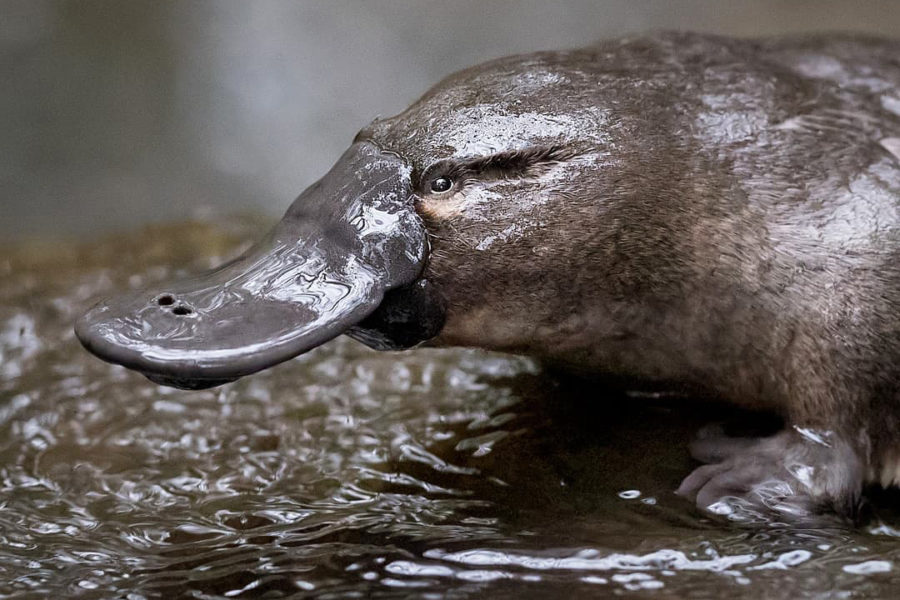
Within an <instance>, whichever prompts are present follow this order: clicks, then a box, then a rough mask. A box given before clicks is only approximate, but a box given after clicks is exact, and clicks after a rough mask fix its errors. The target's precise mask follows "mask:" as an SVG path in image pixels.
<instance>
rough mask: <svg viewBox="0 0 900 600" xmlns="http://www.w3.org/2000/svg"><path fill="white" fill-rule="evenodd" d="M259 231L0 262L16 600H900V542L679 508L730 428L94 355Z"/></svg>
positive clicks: (0, 345)
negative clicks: (679, 491) (86, 333)
mask: <svg viewBox="0 0 900 600" xmlns="http://www.w3.org/2000/svg"><path fill="white" fill-rule="evenodd" d="M263 231H264V228H263V226H262V225H261V224H260V223H259V222H258V221H256V220H254V219H241V220H234V221H229V222H222V223H216V224H209V223H193V224H187V225H177V226H164V227H155V228H152V229H147V230H144V231H141V232H136V233H132V234H128V235H123V236H119V237H110V238H106V239H103V240H100V241H97V242H96V243H90V244H84V243H79V244H75V243H63V242H52V243H51V242H46V243H27V244H24V243H23V244H20V245H18V246H15V247H7V248H5V249H3V250H2V251H0V506H2V510H0V595H3V596H6V597H34V598H39V597H44V596H50V595H53V596H57V597H76V596H77V597H83V598H110V597H116V598H129V599H138V598H152V597H169V598H172V597H194V598H280V597H287V596H292V597H301V598H302V597H315V598H350V597H373V598H475V597H489V598H529V597H536V598H541V597H557V598H578V597H590V598H594V597H604V596H618V595H622V596H625V597H641V598H656V597H659V598H686V597H691V598H721V597H731V598H763V597H765V598H792V599H794V598H857V597H858V598H872V597H886V598H887V597H894V596H895V590H896V589H897V586H898V584H900V572H898V569H897V566H896V564H895V563H897V560H898V558H900V540H898V539H897V535H900V533H898V529H895V528H894V527H895V526H900V518H898V517H897V516H896V514H891V512H890V505H891V502H890V499H888V500H886V501H882V502H881V505H880V506H879V508H878V512H879V514H881V516H880V517H876V518H874V519H873V520H872V521H871V522H870V523H869V524H867V525H865V526H864V527H862V528H859V529H853V528H850V527H847V526H836V527H833V528H828V529H815V530H811V529H798V528H792V527H779V526H769V527H756V528H743V527H739V526H736V525H733V524H729V523H727V522H723V521H714V520H712V519H709V518H706V517H704V516H703V515H701V514H700V513H698V512H697V511H696V510H695V509H694V508H693V507H692V506H691V505H690V503H688V502H686V501H684V500H682V499H680V498H678V497H676V496H675V495H674V494H673V493H672V490H674V489H675V488H676V487H677V485H678V483H679V481H680V480H681V478H682V477H684V476H685V475H686V474H687V473H688V472H690V470H691V468H693V466H694V465H693V463H692V462H691V460H690V458H689V457H688V455H687V451H686V444H687V441H688V440H689V439H690V437H691V436H692V435H693V434H694V433H695V431H696V430H697V429H698V428H699V427H701V426H703V425H704V424H706V423H707V422H709V421H710V420H714V419H717V418H720V417H721V416H722V415H721V413H720V412H719V411H717V410H714V409H712V408H709V407H703V406H702V405H698V404H697V403H693V402H689V401H687V400H684V399H678V398H668V399H667V398H662V399H656V400H646V399H636V398H633V397H630V396H628V395H626V394H624V393H622V392H617V391H613V390H610V389H606V388H605V387H603V386H602V385H600V384H598V383H589V382H579V381H575V380H571V379H565V378H560V377H558V376H553V375H550V374H548V373H545V372H543V371H542V370H541V369H540V368H539V367H538V366H537V365H535V364H534V363H532V362H531V361H529V360H527V359H523V358H517V357H509V356H503V355H496V354H488V353H484V352H477V351H470V350H440V351H439V350H416V351H412V352H405V353H376V352H373V351H370V350H368V349H366V348H364V347H363V346H361V345H359V344H357V343H355V342H353V341H351V340H349V339H345V338H340V339H338V340H336V341H334V342H332V343H329V344H327V345H326V346H324V347H322V348H319V349H317V350H315V351H313V352H311V353H309V354H307V355H305V356H302V357H300V358H298V359H296V360H293V361H291V362H289V363H286V364H284V365H281V366H279V367H276V368H274V369H271V370H269V371H266V372H263V373H261V374H258V375H255V376H252V377H248V378H245V379H243V380H241V381H239V382H237V383H235V384H231V385H228V386H224V387H222V388H218V389H214V390H207V391H202V392H183V391H176V390H172V389H168V388H162V387H158V386H156V385H154V384H152V383H150V382H149V381H146V380H145V379H143V378H142V377H141V376H140V375H138V374H135V373H132V372H128V371H126V370H125V369H122V368H121V367H116V366H112V365H107V364H105V363H103V362H101V361H99V360H97V359H95V358H93V357H91V356H90V355H88V354H87V353H86V352H84V351H83V350H81V348H80V346H79V345H78V343H77V341H76V340H75V338H74V335H73V333H72V322H73V321H74V319H75V318H76V316H77V315H79V314H80V313H81V312H82V311H83V310H84V309H85V308H87V307H88V306H89V305H90V304H91V303H92V302H93V301H95V300H96V299H97V298H98V297H99V296H102V295H104V294H109V293H114V292H115V291H116V290H121V289H124V288H128V287H142V286H144V285H149V284H152V283H153V282H155V281H158V280H162V279H165V278H167V277H170V276H171V275H172V274H173V273H176V272H178V271H196V270H200V269H204V268H207V267H209V266H212V265H215V264H217V263H219V262H221V261H222V260H223V259H224V258H227V257H228V256H230V255H233V254H234V252H235V251H236V250H238V249H240V248H241V247H245V245H246V243H247V242H248V241H249V240H250V239H252V238H254V237H258V236H259V235H260V234H261V233H262V232H263Z"/></svg>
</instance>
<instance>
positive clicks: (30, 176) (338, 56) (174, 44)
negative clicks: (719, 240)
mask: <svg viewBox="0 0 900 600" xmlns="http://www.w3.org/2000/svg"><path fill="white" fill-rule="evenodd" d="M658 28H673V29H691V30H697V31H711V32H717V33H724V34H733V35H740V36H752V35H759V34H775V33H784V32H791V31H821V30H855V31H865V32H872V33H881V34H887V35H900V4H898V2H897V0H881V1H875V0H872V1H866V0H858V1H855V2H847V1H845V0H756V1H741V2H738V1H736V0H735V1H731V0H680V1H676V0H611V1H605V2H600V1H588V0H555V1H553V2H547V1H545V0H454V1H448V0H443V1H436V0H435V1H423V0H378V1H371V2H363V1H362V0H355V1H354V0H329V1H328V2H312V1H309V2H298V1H286V0H254V1H253V2H247V1H244V0H231V1H216V2H213V1H197V0H193V1H190V2H187V1H184V2H161V1H159V0H148V1H127V2H123V1H108V2H98V1H71V2H68V1H49V0H0V81H2V88H0V242H11V241H16V240H19V239H23V238H27V237H35V236H54V237H59V236H63V237H76V236H82V237H83V236H88V235H91V234H94V233H99V232H104V231H110V230H121V229H125V228H131V227H136V226H139V225H141V224H145V223H148V222H156V221H178V220H184V219H187V218H190V217H198V216H199V217H202V216H204V215H207V214H211V213H219V212H222V213H230V212H262V213H265V214H271V215H273V216H278V215H280V213H282V212H283V211H284V210H285V209H286V207H287V206H288V205H289V204H290V202H291V200H292V199H293V198H294V197H295V196H296V195H297V194H298V193H299V192H300V191H302V190H303V188H304V187H306V186H307V185H309V184H310V183H312V182H313V181H314V180H315V179H317V178H318V177H319V176H321V175H322V174H323V173H324V172H325V171H327V169H328V168H329V167H330V166H331V164H332V163H333V162H334V161H335V160H336V159H337V157H338V156H339V155H340V153H341V152H342V151H343V149H344V148H345V147H346V146H347V144H348V143H349V142H350V140H351V139H352V138H353V136H354V134H355V133H356V131H357V130H359V129H360V128H361V127H362V126H364V125H365V124H366V123H368V122H369V121H371V120H372V119H373V118H374V117H376V116H379V115H381V116H388V115H391V114H393V113H396V112H398V111H400V110H402V109H403V108H404V107H405V106H406V105H408V104H409V103H410V102H412V101H413V100H415V98H416V97H418V96H419V95H420V94H421V93H422V92H423V91H424V90H425V89H427V88H428V87H429V86H430V85H432V84H433V83H435V82H436V81H437V80H438V79H440V78H441V77H443V76H444V75H446V74H448V73H450V72H452V71H455V70H457V69H460V68H462V67H466V66H469V65H471V64H474V63H477V62H480V61H483V60H486V59H490V58H494V57H497V56H502V55H505V54H511V53H516V52H525V51H532V50H540V49H549V48H566V47H573V46H579V45H584V44H588V43H590V42H592V41H594V40H596V39H600V38H603V37H612V36H617V35H621V34H624V33H630V32H637V31H643V30H648V29H658Z"/></svg>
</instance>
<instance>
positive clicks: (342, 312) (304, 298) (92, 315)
mask: <svg viewBox="0 0 900 600" xmlns="http://www.w3.org/2000/svg"><path fill="white" fill-rule="evenodd" d="M409 189H410V183H409V168H408V167H407V166H406V164H405V163H404V162H403V161H402V160H401V159H399V158H398V157H396V156H394V155H391V154H387V153H383V152H380V151H379V150H378V149H376V148H375V147H374V146H373V145H371V144H367V143H357V144H354V145H352V146H351V147H350V148H349V149H348V150H347V151H346V152H345V153H344V155H343V156H342V157H341V158H340V159H339V160H338V162H337V163H336V164H335V166H334V167H333V168H332V169H331V171H330V172H329V173H328V174H326V175H325V176H324V177H323V178H322V179H321V180H319V181H318V182H317V183H315V184H313V185H311V186H310V187H309V188H308V189H307V190H306V191H304V192H303V193H302V194H301V195H300V197H299V198H297V200H296V201H295V202H294V204H293V205H292V206H291V208H290V209H289V210H288V212H287V214H286V215H285V216H284V218H283V219H282V220H281V221H280V222H279V223H278V224H277V225H276V226H275V228H274V229H273V230H272V231H271V232H270V233H269V234H268V235H267V236H266V237H265V238H264V239H263V240H262V241H260V242H258V243H257V244H255V245H254V246H253V247H252V248H250V249H249V250H248V251H246V252H245V253H244V254H242V255H241V256H239V257H238V258H236V259H234V260H232V261H231V262H229V263H228V264H226V265H224V266H222V267H220V268H218V269H214V270H212V271H208V272H206V273H203V274H201V275H198V276H193V277H188V278H175V279H174V280H173V281H170V282H164V283H157V284H156V285H154V286H150V287H148V288H145V289H140V290H137V291H132V292H131V293H122V292H121V291H117V292H116V293H115V294H114V295H112V296H111V297H109V298H107V299H105V300H103V301H101V302H100V303H98V304H97V305H96V306H94V307H93V308H91V309H90V310H89V311H88V312H87V313H86V314H85V315H83V316H82V317H81V318H79V319H78V321H77V322H76V324H75V333H76V335H77V336H78V338H79V340H81V342H82V344H83V345H84V346H85V348H87V349H88V350H90V351H91V352H93V353H94V354H96V355H97V356H98V357H100V358H102V359H103V360H106V361H109V362H112V363H115V364H120V365H123V366H125V367H128V368H130V369H135V370H137V371H140V372H142V373H144V374H145V375H147V377H149V378H150V379H151V380H152V381H154V382H157V383H161V384H165V385H170V386H173V387H180V388H188V389H202V388H206V387H213V386H216V385H220V384H222V383H226V382H228V381H232V380H234V379H237V378H239V377H243V376H244V375H249V374H251V373H255V372H257V371H260V370H262V369H266V368H268V367H271V366H273V365H275V364H278V363H280V362H284V361H285V360H288V359H290V358H293V357H294V356H297V355H298V354H301V353H303V352H306V351H308V350H310V349H312V348H315V347H316V346H318V345H320V344H322V343H324V342H327V341H328V340H330V339H333V338H334V337H336V336H338V335H340V334H342V333H344V332H346V331H347V330H348V329H350V328H351V327H353V326H354V325H356V324H357V323H359V322H360V321H362V320H363V319H365V318H366V317H367V316H369V315H370V314H372V313H373V312H374V311H375V310H376V309H377V308H378V307H379V305H380V304H381V301H382V299H383V298H384V294H385V293H386V292H387V291H389V290H393V289H396V288H398V287H400V286H403V285H407V284H411V283H412V282H413V281H414V280H415V279H416V278H417V277H418V275H419V273H420V271H421V270H422V268H423V266H424V261H425V258H426V255H427V239H426V234H425V229H424V227H423V226H422V224H421V222H420V221H419V218H418V216H417V215H416V214H415V211H414V210H413V207H412V200H411V199H410V197H409V196H410V195H409Z"/></svg>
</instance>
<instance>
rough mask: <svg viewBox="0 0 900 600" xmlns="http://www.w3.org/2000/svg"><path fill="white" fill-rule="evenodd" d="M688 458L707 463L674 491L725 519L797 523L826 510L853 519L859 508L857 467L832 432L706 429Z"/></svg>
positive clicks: (860, 475) (852, 454)
mask: <svg viewBox="0 0 900 600" xmlns="http://www.w3.org/2000/svg"><path fill="white" fill-rule="evenodd" d="M691 454H692V455H693V456H694V458H696V459H697V460H699V461H701V462H704V463H707V464H705V465H703V466H701V467H698V468H697V469H696V470H695V471H694V472H693V473H691V474H690V475H689V476H688V477H687V478H686V479H685V480H684V481H683V482H682V484H681V486H680V487H679V488H678V491H677V493H678V494H679V495H682V496H686V497H689V498H694V499H695V501H696V503H697V506H698V507H699V508H701V509H703V510H708V511H710V512H712V513H714V514H718V515H722V516H726V517H728V518H729V519H732V520H736V521H744V522H772V521H773V520H775V521H791V522H797V521H801V522H803V521H810V520H818V518H819V516H820V515H821V514H822V513H823V512H825V511H829V510H831V511H836V512H837V513H838V514H840V515H843V516H847V517H851V518H852V517H853V516H855V513H856V509H857V508H858V505H859V500H860V493H861V490H862V485H863V478H864V468H863V463H862V461H861V460H860V458H859V456H858V453H857V452H856V451H855V450H854V449H853V448H852V447H851V446H850V444H848V443H847V442H846V441H845V440H843V439H842V438H841V437H839V436H838V435H836V434H835V433H833V432H825V431H819V430H812V429H805V428H802V427H798V426H793V427H791V428H789V429H785V430H782V431H780V432H779V433H776V434H775V435H772V436H770V437H760V438H739V437H729V436H726V435H725V434H724V433H723V432H722V431H721V430H720V429H715V430H714V429H706V430H704V431H702V432H701V434H700V435H699V436H698V438H697V440H696V441H695V442H694V443H693V444H692V445H691Z"/></svg>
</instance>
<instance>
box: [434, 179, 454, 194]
mask: <svg viewBox="0 0 900 600" xmlns="http://www.w3.org/2000/svg"><path fill="white" fill-rule="evenodd" d="M452 187H453V181H451V180H450V179H448V178H447V177H437V178H435V179H432V180H431V191H432V192H434V193H435V194H443V193H444V192H449V191H450V188H452Z"/></svg>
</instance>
